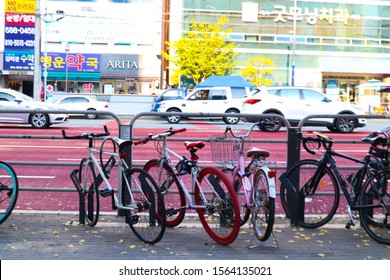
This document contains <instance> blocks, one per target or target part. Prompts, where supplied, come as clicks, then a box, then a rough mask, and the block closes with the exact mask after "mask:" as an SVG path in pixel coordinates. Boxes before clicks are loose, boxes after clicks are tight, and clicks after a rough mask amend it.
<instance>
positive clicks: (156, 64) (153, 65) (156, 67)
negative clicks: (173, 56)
mask: <svg viewBox="0 0 390 280" xmlns="http://www.w3.org/2000/svg"><path fill="white" fill-rule="evenodd" d="M160 65H161V61H160V60H159V59H158V58H157V56H145V55H116V54H110V55H105V54H102V56H101V71H100V73H101V75H102V76H104V75H105V76H110V75H113V76H122V77H129V78H130V77H132V78H134V77H158V76H159V75H160V74H159V73H160Z"/></svg>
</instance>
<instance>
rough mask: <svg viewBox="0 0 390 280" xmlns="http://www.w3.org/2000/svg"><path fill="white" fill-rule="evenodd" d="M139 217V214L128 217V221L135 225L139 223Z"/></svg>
mask: <svg viewBox="0 0 390 280" xmlns="http://www.w3.org/2000/svg"><path fill="white" fill-rule="evenodd" d="M138 220H139V217H138V216H130V217H128V223H129V224H132V225H135V224H137V223H138Z"/></svg>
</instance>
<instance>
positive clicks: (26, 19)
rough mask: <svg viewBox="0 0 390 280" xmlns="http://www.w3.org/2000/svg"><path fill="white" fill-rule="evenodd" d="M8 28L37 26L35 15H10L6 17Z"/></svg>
mask: <svg viewBox="0 0 390 280" xmlns="http://www.w3.org/2000/svg"><path fill="white" fill-rule="evenodd" d="M5 25H6V26H15V25H18V26H35V15H28V14H10V13H7V14H6V15H5Z"/></svg>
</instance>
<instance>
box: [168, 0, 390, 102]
mask: <svg viewBox="0 0 390 280" xmlns="http://www.w3.org/2000/svg"><path fill="white" fill-rule="evenodd" d="M173 2H174V3H175V5H178V7H177V9H175V10H176V11H177V10H179V8H180V5H181V6H182V9H180V10H181V11H182V14H181V18H182V24H181V25H182V28H183V29H184V30H188V29H189V27H190V23H191V20H196V21H197V22H216V21H217V19H218V18H219V17H221V16H225V17H227V18H228V20H229V22H228V23H227V26H226V27H227V28H230V29H231V31H232V32H231V36H230V40H231V41H233V42H236V43H237V44H238V48H237V52H238V53H239V55H238V57H237V60H238V62H239V64H238V66H237V67H236V68H235V69H234V70H233V73H232V74H240V72H241V69H242V67H243V65H244V62H245V61H246V60H247V59H248V58H250V57H267V58H270V59H272V60H273V61H274V63H275V67H274V69H273V70H274V73H273V75H272V77H271V79H272V81H273V84H274V85H291V84H293V85H300V86H310V87H315V88H321V89H323V91H324V92H326V93H337V94H339V95H340V97H341V99H342V100H344V101H350V102H357V103H359V104H367V103H374V105H375V104H376V103H378V102H379V101H380V100H381V98H383V96H381V93H379V92H378V89H379V88H377V87H374V88H373V87H364V86H363V87H361V88H356V87H357V86H358V85H361V84H363V83H366V82H368V81H370V80H373V79H375V80H379V81H384V82H388V83H390V79H389V77H390V67H389V65H390V1H389V0H386V1H374V0H371V1H363V0H325V1H323V0H321V1H320V0H284V1H283V0H261V1H259V0H258V1H255V0H203V1H202V0H200V1H197V0H193V1H189V0H183V1H181V2H182V3H180V4H179V3H177V2H176V1H172V5H173ZM171 34H172V33H171Z"/></svg>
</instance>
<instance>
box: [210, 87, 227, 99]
mask: <svg viewBox="0 0 390 280" xmlns="http://www.w3.org/2000/svg"><path fill="white" fill-rule="evenodd" d="M209 100H226V91H225V90H221V89H217V90H216V89H212V90H210V95H209Z"/></svg>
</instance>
